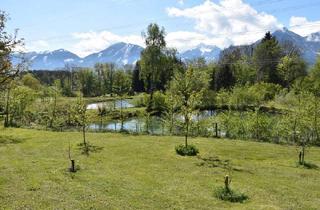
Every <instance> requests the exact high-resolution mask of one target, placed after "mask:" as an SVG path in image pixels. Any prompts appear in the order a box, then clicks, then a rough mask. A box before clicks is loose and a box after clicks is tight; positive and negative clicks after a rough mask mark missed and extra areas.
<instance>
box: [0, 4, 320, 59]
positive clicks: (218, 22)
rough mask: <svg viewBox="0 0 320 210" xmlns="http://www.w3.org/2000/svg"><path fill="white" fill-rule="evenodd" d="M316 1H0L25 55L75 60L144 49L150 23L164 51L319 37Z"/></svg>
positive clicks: (9, 26)
mask: <svg viewBox="0 0 320 210" xmlns="http://www.w3.org/2000/svg"><path fill="white" fill-rule="evenodd" d="M319 8H320V0H267V1H266V0H77V1H75V0H24V1H21V0H1V2H0V10H4V11H5V12H6V13H8V14H9V16H10V20H9V21H8V22H7V31H9V32H11V33H12V32H13V31H14V30H15V29H19V34H18V35H19V37H21V38H24V39H25V49H26V50H27V51H47V50H56V49H61V48H63V49H66V50H69V51H71V52H73V53H75V54H77V55H79V56H80V57H84V56H86V55H89V54H91V53H94V52H98V51H101V50H103V49H105V48H107V47H108V46H110V45H112V44H114V43H117V42H128V43H132V44H138V45H141V46H144V41H143V38H142V36H141V34H142V32H144V31H145V30H146V28H147V26H148V24H149V23H151V22H152V23H157V24H159V25H160V26H163V27H164V28H165V30H166V41H167V45H168V46H169V47H174V48H177V49H178V50H179V51H181V52H182V51H185V50H188V49H192V48H195V47H196V46H198V45H199V44H206V45H216V46H218V47H220V48H225V47H228V46H230V45H240V44H249V43H252V42H254V41H256V40H258V39H260V38H262V37H263V35H264V34H265V32H267V31H275V30H278V29H282V28H283V27H286V28H288V29H289V30H292V31H294V32H295V33H298V34H299V35H302V36H308V35H309V34H311V33H314V32H319V31H320V13H319Z"/></svg>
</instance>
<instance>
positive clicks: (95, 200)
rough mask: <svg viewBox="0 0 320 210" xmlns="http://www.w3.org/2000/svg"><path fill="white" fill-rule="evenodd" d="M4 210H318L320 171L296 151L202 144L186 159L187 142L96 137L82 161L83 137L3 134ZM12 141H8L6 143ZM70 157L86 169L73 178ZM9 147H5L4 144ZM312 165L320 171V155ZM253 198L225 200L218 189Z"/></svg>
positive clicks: (314, 153)
mask: <svg viewBox="0 0 320 210" xmlns="http://www.w3.org/2000/svg"><path fill="white" fill-rule="evenodd" d="M0 135H1V136H2V137H1V139H2V141H1V142H2V143H1V142H0V209H318V208H319V206H320V170H319V169H306V168H303V167H298V166H297V164H296V162H297V153H298V151H297V148H296V147H292V146H283V145H273V144H267V143H257V142H246V141H234V140H218V139H205V138H196V139H192V140H190V143H192V144H194V145H196V146H197V147H198V148H199V150H200V154H199V156H198V157H182V156H179V155H177V154H176V153H175V149H174V148H175V146H176V145H177V144H180V143H183V138H182V137H161V136H159V137H151V136H127V135H121V134H108V133H90V134H88V136H87V137H88V140H89V141H90V143H91V144H92V145H95V146H97V147H99V148H101V149H102V150H98V151H97V152H93V153H91V154H90V155H89V156H86V155H82V154H81V150H79V149H78V146H77V145H78V144H79V143H81V142H82V140H81V133H76V132H74V133H73V132H66V133H59V132H46V131H35V130H25V129H3V128H0ZM7 137H8V139H10V140H9V141H5V140H4V139H6V138H7ZM69 141H70V143H71V145H72V148H71V151H72V158H74V159H75V160H76V164H77V165H79V166H80V170H79V171H77V173H75V174H73V173H70V172H68V168H69V167H70V163H69V159H68V147H69ZM3 142H5V143H3ZM306 160H307V161H308V162H309V163H312V164H316V165H318V166H319V165H320V149H319V148H310V149H309V150H308V152H307V155H306ZM226 174H230V176H231V177H232V182H231V189H233V190H236V191H237V192H241V193H244V194H245V195H247V196H248V197H249V199H248V200H246V201H245V202H244V203H231V202H227V201H222V200H220V199H218V198H216V196H215V194H214V193H215V189H217V188H219V187H223V186H224V176H225V175H226Z"/></svg>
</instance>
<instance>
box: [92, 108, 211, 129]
mask: <svg viewBox="0 0 320 210" xmlns="http://www.w3.org/2000/svg"><path fill="white" fill-rule="evenodd" d="M214 114H215V112H214V111H208V110H205V111H201V112H200V113H199V114H198V115H195V116H193V117H192V118H193V120H194V121H200V120H203V119H206V118H208V117H211V116H213V115H214ZM176 119H177V120H178V121H182V120H183V117H182V116H177V117H176ZM148 125H149V126H148V127H147V123H146V119H145V118H143V117H134V118H130V119H126V120H124V122H123V125H121V121H117V120H113V121H108V122H103V123H102V124H101V123H92V124H90V125H89V129H90V130H93V131H115V132H118V131H121V130H126V131H129V132H134V133H143V132H148V133H150V134H157V135H160V134H165V133H167V132H168V129H167V128H166V126H165V125H164V122H163V120H162V119H161V118H160V117H156V116H153V117H150V119H149V123H148Z"/></svg>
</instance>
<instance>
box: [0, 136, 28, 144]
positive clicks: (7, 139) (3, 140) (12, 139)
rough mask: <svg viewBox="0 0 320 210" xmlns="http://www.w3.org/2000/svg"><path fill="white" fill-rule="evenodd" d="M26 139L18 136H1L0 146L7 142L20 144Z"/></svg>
mask: <svg viewBox="0 0 320 210" xmlns="http://www.w3.org/2000/svg"><path fill="white" fill-rule="evenodd" d="M25 140H26V139H23V138H17V137H13V136H0V146H1V145H7V144H20V143H23V142H25Z"/></svg>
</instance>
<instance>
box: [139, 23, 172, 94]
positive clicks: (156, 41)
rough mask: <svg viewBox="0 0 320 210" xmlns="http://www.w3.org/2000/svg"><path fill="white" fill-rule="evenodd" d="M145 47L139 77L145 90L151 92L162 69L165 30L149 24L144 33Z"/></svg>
mask: <svg viewBox="0 0 320 210" xmlns="http://www.w3.org/2000/svg"><path fill="white" fill-rule="evenodd" d="M144 37H145V44H146V48H145V49H144V50H143V51H142V52H141V61H140V65H141V78H142V79H143V80H144V81H145V86H146V90H147V92H148V93H150V94H151V98H152V93H153V91H154V90H155V89H156V87H157V85H158V83H159V81H160V78H161V71H162V70H163V66H162V64H163V61H164V50H165V48H166V41H165V30H164V28H160V27H159V26H158V25H157V24H153V23H152V24H150V25H149V26H148V29H147V33H146V34H144Z"/></svg>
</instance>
